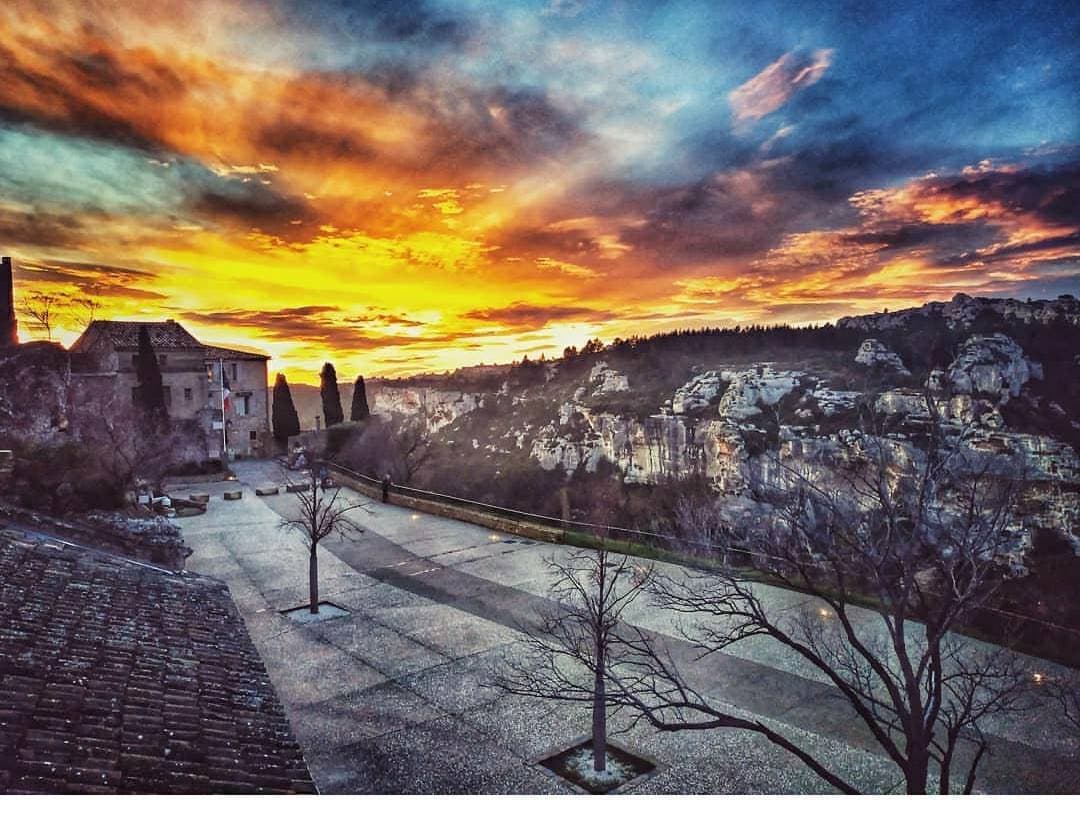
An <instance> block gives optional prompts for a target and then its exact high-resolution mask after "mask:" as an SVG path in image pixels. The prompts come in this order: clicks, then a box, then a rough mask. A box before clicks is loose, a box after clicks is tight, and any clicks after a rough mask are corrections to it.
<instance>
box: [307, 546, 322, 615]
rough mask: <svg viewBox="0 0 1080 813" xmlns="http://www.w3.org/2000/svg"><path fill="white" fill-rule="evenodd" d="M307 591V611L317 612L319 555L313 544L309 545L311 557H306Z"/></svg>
mask: <svg viewBox="0 0 1080 813" xmlns="http://www.w3.org/2000/svg"><path fill="white" fill-rule="evenodd" d="M308 591H309V594H310V601H311V606H310V607H309V608H308V611H309V612H312V613H318V612H319V557H318V555H317V553H316V548H315V546H314V545H312V546H311V557H310V558H309V559H308Z"/></svg>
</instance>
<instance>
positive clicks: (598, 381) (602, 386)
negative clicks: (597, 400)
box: [589, 361, 630, 396]
mask: <svg viewBox="0 0 1080 813" xmlns="http://www.w3.org/2000/svg"><path fill="white" fill-rule="evenodd" d="M589 382H590V383H592V384H593V385H594V389H593V395H594V396H597V395H608V394H609V393H613V392H629V391H630V379H629V378H628V377H627V376H626V374H625V373H620V372H618V371H617V370H612V369H611V368H610V367H608V365H607V362H604V361H598V362H597V363H596V364H595V365H593V368H592V372H591V373H590V374H589Z"/></svg>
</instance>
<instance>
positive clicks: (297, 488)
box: [285, 483, 311, 494]
mask: <svg viewBox="0 0 1080 813" xmlns="http://www.w3.org/2000/svg"><path fill="white" fill-rule="evenodd" d="M285 491H286V492H288V493H289V494H300V493H301V492H304V491H311V483H289V484H288V485H287V486H285Z"/></svg>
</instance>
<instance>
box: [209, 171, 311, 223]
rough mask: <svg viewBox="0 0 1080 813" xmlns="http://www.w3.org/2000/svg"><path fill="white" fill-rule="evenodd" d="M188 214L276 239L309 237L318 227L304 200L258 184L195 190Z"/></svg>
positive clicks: (238, 184) (235, 184)
mask: <svg viewBox="0 0 1080 813" xmlns="http://www.w3.org/2000/svg"><path fill="white" fill-rule="evenodd" d="M191 211H192V213H194V214H196V215H199V216H202V217H205V218H208V219H209V220H211V221H213V222H227V223H230V224H232V225H235V226H240V227H246V228H251V229H258V230H259V231H262V232H266V233H268V234H275V235H297V234H298V233H299V232H303V233H311V232H313V231H314V230H315V228H316V227H317V226H318V224H317V223H316V222H314V220H315V219H316V216H315V213H314V211H313V210H312V209H311V207H310V206H309V205H308V204H307V203H306V202H305V201H304V199H303V198H298V197H293V196H290V195H282V194H279V193H277V192H274V191H272V190H269V189H267V188H266V187H265V186H262V185H260V184H250V183H249V184H241V183H234V184H231V185H230V186H229V187H228V188H227V189H225V190H218V189H214V188H208V189H197V190H195V191H194V193H193V195H192V197H191ZM297 221H298V222H297ZM301 227H302V228H301Z"/></svg>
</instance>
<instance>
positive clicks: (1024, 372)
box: [948, 333, 1042, 404]
mask: <svg viewBox="0 0 1080 813" xmlns="http://www.w3.org/2000/svg"><path fill="white" fill-rule="evenodd" d="M1032 378H1042V367H1041V366H1040V365H1038V364H1036V363H1035V362H1033V361H1031V360H1029V359H1028V358H1027V357H1026V356H1025V355H1024V351H1023V350H1022V349H1021V347H1020V345H1018V344H1017V343H1016V342H1015V341H1013V340H1012V339H1011V338H1010V337H1008V336H1005V335H1004V334H1001V333H994V334H993V335H990V336H972V337H971V338H969V339H968V340H967V341H965V342H964V343H963V344H962V345H961V346H960V351H959V353H958V354H957V356H956V361H954V362H953V363H952V364H951V365H950V366H949V371H948V381H949V384H950V386H951V387H952V390H953V392H958V393H968V394H971V395H981V396H985V397H988V398H990V399H991V400H993V401H994V402H995V403H998V404H1004V403H1005V402H1006V401H1008V400H1009V399H1010V398H1015V397H1016V396H1017V395H1019V394H1020V390H1021V389H1022V388H1023V386H1024V385H1025V384H1026V383H1027V382H1028V381H1029V380H1030V379H1032Z"/></svg>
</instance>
